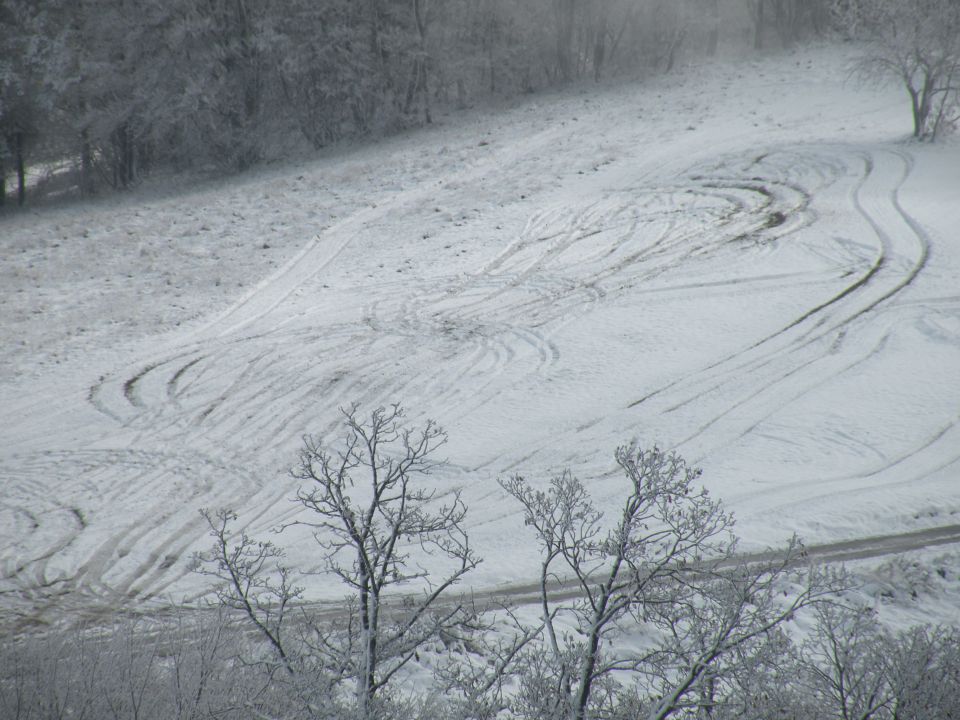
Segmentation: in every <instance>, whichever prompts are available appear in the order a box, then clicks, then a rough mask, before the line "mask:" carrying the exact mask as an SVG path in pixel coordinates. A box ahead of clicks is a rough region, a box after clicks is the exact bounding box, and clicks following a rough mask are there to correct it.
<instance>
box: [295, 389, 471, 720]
mask: <svg viewBox="0 0 960 720" xmlns="http://www.w3.org/2000/svg"><path fill="white" fill-rule="evenodd" d="M342 412H343V417H344V426H345V430H346V432H345V436H344V438H343V440H342V443H341V445H340V446H339V447H337V448H328V447H326V446H324V445H322V444H321V443H320V442H318V441H317V440H315V439H312V438H306V439H305V441H304V447H303V449H302V450H301V453H300V460H299V463H298V465H297V467H296V468H295V469H294V471H293V476H294V477H295V478H297V479H298V480H300V481H301V482H303V483H304V485H303V486H302V487H301V488H300V489H299V490H298V492H297V500H298V501H299V502H300V504H301V505H303V507H304V508H305V509H306V510H308V511H309V517H307V518H304V519H302V520H299V521H297V524H302V525H308V526H310V527H311V528H312V529H313V531H314V537H315V538H316V540H317V543H318V544H319V545H320V547H321V548H322V550H323V553H324V558H323V561H324V563H325V566H326V570H327V571H329V572H331V573H333V574H334V575H336V576H337V577H339V578H340V580H341V581H343V583H344V584H346V585H347V587H349V588H350V590H351V591H352V592H353V593H354V594H355V598H356V605H355V606H353V610H354V612H355V619H356V621H357V622H356V626H355V630H356V633H357V637H356V642H352V641H351V642H348V643H347V644H346V645H341V646H339V647H338V646H337V645H335V644H334V643H332V642H329V641H327V640H324V641H323V642H322V643H321V644H319V645H318V646H317V648H318V650H320V651H321V652H323V653H325V654H327V655H329V656H330V658H331V660H334V661H336V662H339V663H341V664H342V665H343V666H345V667H350V668H351V670H352V674H353V675H354V676H355V677H356V681H357V700H358V704H359V706H360V712H361V716H363V717H368V716H369V715H370V713H371V712H372V708H373V702H374V699H375V697H376V695H377V693H378V692H379V691H380V690H382V689H383V688H384V687H385V686H386V685H387V684H388V683H389V682H390V680H391V679H392V678H393V677H394V676H395V675H396V673H397V672H398V671H399V670H400V669H401V668H403V667H404V666H405V665H407V663H409V662H410V661H411V660H412V659H413V658H414V657H415V656H416V655H417V652H418V650H419V649H420V648H421V647H422V646H423V645H424V644H426V643H427V642H429V641H430V640H432V639H435V638H437V637H438V635H440V634H441V633H443V632H445V631H446V630H447V629H450V628H456V627H459V626H461V625H462V624H463V623H465V622H467V621H468V620H469V618H470V617H471V616H472V614H473V613H472V610H471V608H470V607H469V604H468V603H466V602H451V603H441V602H440V601H441V599H442V598H444V596H445V593H446V592H447V591H448V590H449V589H450V588H451V587H452V586H453V585H454V584H456V583H457V582H458V581H459V580H460V578H462V577H463V576H464V575H465V574H466V573H468V572H469V571H470V570H472V569H473V568H474V567H476V566H477V564H478V563H479V562H480V558H479V557H478V556H477V555H476V554H475V553H474V551H473V550H472V549H471V548H470V544H469V540H468V537H467V534H466V532H465V531H464V529H463V519H464V516H465V515H466V511H467V509H466V506H465V505H464V504H463V501H462V500H461V499H460V494H459V492H453V493H452V494H451V495H450V497H449V499H448V500H446V501H445V502H439V501H438V500H437V498H436V496H435V491H433V490H429V489H424V488H423V487H421V486H420V484H419V481H420V480H421V478H423V477H424V476H426V475H427V474H429V473H430V471H431V470H432V469H434V468H435V467H436V465H437V462H436V461H435V460H434V459H433V455H434V453H435V452H436V450H437V449H438V448H439V447H440V446H442V445H443V443H444V442H445V441H446V435H445V434H444V432H443V431H442V430H441V429H440V428H439V427H438V426H437V425H436V424H435V423H434V422H433V421H427V422H426V424H425V425H424V426H423V427H422V428H420V429H419V430H413V429H410V428H404V427H401V425H400V422H401V419H402V417H403V411H402V409H401V408H400V406H399V405H393V406H391V407H389V408H383V407H381V408H378V409H376V410H374V411H373V412H372V413H371V414H370V415H369V417H368V418H366V419H363V418H361V416H360V414H359V411H358V408H357V406H356V405H354V406H352V407H350V408H348V409H345V410H343V411H342ZM414 546H415V547H416V548H417V549H418V550H419V551H420V552H421V553H425V554H433V555H437V556H440V558H441V559H445V560H446V561H448V562H449V563H450V567H449V571H448V572H447V574H445V575H442V576H441V577H436V576H434V575H431V574H429V573H428V572H427V570H426V569H424V568H423V567H422V566H421V565H419V564H414V563H413V562H412V559H411V555H410V552H411V548H412V547H414ZM413 583H420V584H421V585H422V586H423V590H422V593H421V594H419V595H417V596H412V595H406V596H404V597H403V598H402V603H401V602H399V600H400V599H399V598H398V602H397V603H394V604H392V605H390V606H389V607H387V606H385V605H384V600H385V599H386V596H387V594H388V591H389V590H391V589H392V588H394V587H399V586H407V587H410V586H411V584H413Z"/></svg>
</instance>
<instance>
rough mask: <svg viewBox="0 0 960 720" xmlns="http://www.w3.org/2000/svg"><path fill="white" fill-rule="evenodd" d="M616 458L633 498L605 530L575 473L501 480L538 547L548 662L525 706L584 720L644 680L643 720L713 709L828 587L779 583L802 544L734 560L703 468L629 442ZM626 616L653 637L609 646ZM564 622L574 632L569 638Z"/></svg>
mask: <svg viewBox="0 0 960 720" xmlns="http://www.w3.org/2000/svg"><path fill="white" fill-rule="evenodd" d="M616 461H617V463H618V464H619V466H620V467H621V468H622V470H623V472H624V474H625V475H626V477H627V479H628V480H629V494H628V496H627V498H626V500H625V502H624V504H623V507H622V509H621V511H620V515H619V517H618V519H617V521H616V523H615V525H613V527H611V528H605V526H604V522H603V520H604V516H603V513H601V512H600V511H599V510H598V509H597V508H596V507H594V505H593V504H592V501H591V500H590V498H589V496H588V494H587V491H586V489H585V488H584V486H583V484H582V483H581V482H580V481H579V480H577V479H576V478H575V477H573V476H572V475H571V474H570V473H569V472H565V473H563V474H562V475H560V476H557V477H555V478H553V479H552V480H551V481H550V484H549V486H548V488H547V489H546V490H537V489H534V488H533V487H531V486H530V485H529V484H528V483H527V482H526V481H525V480H524V479H523V478H522V477H519V476H515V477H512V478H510V479H508V480H503V481H501V484H502V486H503V487H504V489H505V490H507V492H509V493H510V494H511V495H512V496H513V497H515V498H516V499H517V500H518V501H519V502H520V503H521V504H522V505H523V508H524V518H525V522H526V524H527V525H528V526H531V527H533V529H534V531H535V532H536V534H537V537H538V540H539V541H540V544H541V546H542V548H543V556H542V562H541V568H540V578H539V583H540V603H541V614H542V619H543V623H544V628H545V631H544V634H545V640H544V644H545V646H546V654H547V658H546V659H538V661H537V663H536V665H535V667H534V669H533V672H532V673H531V677H532V682H531V683H529V686H528V688H527V695H526V696H525V698H524V702H526V703H527V704H528V706H529V707H534V706H536V705H538V704H539V706H540V709H539V710H538V711H537V712H539V713H540V714H543V715H545V716H551V715H552V716H555V717H567V718H572V719H574V720H582V719H583V718H585V717H587V715H588V714H589V712H590V708H591V706H592V694H593V692H594V690H595V689H596V688H597V687H598V686H601V685H602V684H603V683H604V682H605V681H606V680H607V679H608V678H609V677H610V676H612V675H613V674H615V673H616V674H622V673H630V674H633V675H635V676H636V677H637V678H638V680H641V681H642V685H643V687H644V688H646V691H647V693H646V697H645V698H642V699H641V700H640V701H639V705H638V712H639V708H642V714H641V716H643V717H648V718H651V720H653V719H657V720H662V719H663V718H667V717H669V716H671V715H673V714H675V713H677V712H679V711H683V710H690V709H692V708H697V707H700V708H711V707H713V706H714V705H716V704H718V702H719V698H720V696H722V694H723V689H724V685H725V683H726V678H727V677H728V676H732V675H733V672H734V669H735V668H736V667H740V666H742V665H744V664H745V663H747V662H749V661H750V660H751V658H753V657H754V656H756V655H757V654H758V653H759V652H760V651H761V649H762V648H763V647H765V645H766V644H767V643H768V641H769V639H770V638H771V637H772V636H773V633H774V631H775V630H776V628H777V627H778V626H780V625H781V624H782V623H784V622H786V621H787V620H789V619H790V618H791V617H792V616H793V614H794V613H795V612H796V611H797V610H799V609H800V608H802V607H804V606H806V605H809V604H811V603H814V602H816V601H818V600H819V599H820V598H821V597H823V596H824V595H825V594H826V593H828V592H829V591H830V589H831V586H830V584H829V583H826V582H823V581H821V580H820V579H819V578H815V577H808V578H806V579H805V581H804V582H803V583H801V584H800V586H799V588H787V587H786V586H785V579H786V574H787V570H788V568H789V567H790V566H791V565H792V564H794V563H795V562H796V561H797V559H798V557H799V555H800V552H801V547H800V545H799V543H797V542H796V541H793V542H791V543H790V545H789V546H788V547H787V548H786V549H785V550H784V551H783V552H782V553H779V554H777V555H776V556H773V559H771V560H768V561H764V562H752V563H749V564H748V563H745V562H743V561H737V560H736V559H735V557H734V552H735V549H736V542H735V538H734V537H733V535H732V533H731V528H732V525H733V521H732V518H731V517H730V515H728V514H727V513H726V512H725V511H724V510H723V508H722V506H721V505H720V504H719V503H717V502H715V501H714V500H712V499H711V498H710V497H709V495H708V494H707V492H706V490H704V489H702V488H696V487H695V486H694V482H695V480H696V479H697V478H698V477H699V475H700V472H699V471H698V470H695V469H693V468H690V467H689V466H688V465H687V464H686V463H685V462H684V461H683V460H682V459H681V458H679V457H678V456H676V455H675V454H667V453H664V452H662V451H660V450H659V449H657V448H654V449H652V450H642V449H638V448H637V447H636V446H635V445H631V446H626V447H621V448H619V449H618V450H617V452H616ZM787 590H789V591H788V592H786V595H787V596H786V597H784V592H785V591H787ZM571 596H572V599H566V598H570V597H571ZM631 620H633V621H635V622H634V623H633V624H632V627H633V628H634V629H636V628H637V627H640V628H646V630H647V632H648V634H649V635H651V636H652V637H653V638H654V639H653V640H652V641H651V642H649V643H648V644H647V645H646V646H645V647H642V648H640V649H637V648H636V647H634V649H627V648H629V647H630V643H619V642H617V643H616V645H617V646H616V647H615V643H614V641H615V640H617V639H618V638H621V639H622V637H623V632H624V625H625V624H627V623H630V621H631ZM564 623H566V624H568V625H572V626H573V629H574V632H575V635H572V634H570V633H564V632H563V630H562V628H563V626H564V625H563V624H564ZM621 645H622V646H623V647H620V646H621ZM634 645H635V644H634ZM605 692H606V693H607V694H609V692H608V691H605ZM551 703H552V707H551Z"/></svg>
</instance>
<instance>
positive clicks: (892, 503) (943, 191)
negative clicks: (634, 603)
mask: <svg viewBox="0 0 960 720" xmlns="http://www.w3.org/2000/svg"><path fill="white" fill-rule="evenodd" d="M851 52H853V50H851V49H850V48H846V49H836V48H831V47H815V48H807V49H801V50H797V51H794V52H791V53H787V54H783V55H779V56H773V57H765V58H762V59H756V60H748V61H738V62H723V63H721V62H718V63H716V64H705V65H699V66H696V67H691V68H686V69H685V70H683V71H681V72H679V73H675V74H673V75H670V76H667V77H660V78H657V79H653V80H647V81H644V82H638V83H632V84H616V85H609V86H598V87H592V88H582V89H579V90H574V91H568V92H565V93H545V94H542V95H535V96H531V97H528V98H525V99H523V100H522V102H518V103H516V104H515V105H513V106H511V107H508V108H500V109H498V110H495V111H494V110H485V111H480V110H475V111H472V112H467V113H462V114H455V115H452V116H448V117H445V118H441V122H440V123H439V124H438V125H437V126H435V127H431V128H427V129H424V130H419V131H415V132H410V133H408V134H406V135H404V136H401V137H397V138H394V139H391V140H388V141H384V142H380V143H376V144H369V145H366V146H359V147H353V148H343V149H339V150H336V151H333V152H328V153H326V154H324V155H322V156H320V157H318V158H314V159H310V160H309V161H303V162H300V163H298V164H295V165H287V166H284V167H279V168H273V169H267V170H263V171H260V172H258V173H256V174H253V175H249V176H244V177H241V178H239V179H235V180H232V181H229V182H222V183H206V184H204V183H199V184H197V183H194V184H193V185H191V186H188V187H185V188H178V187H169V188H167V189H166V190H165V191H164V192H162V193H160V192H158V190H157V189H156V187H151V188H145V189H141V190H140V191H138V192H136V193H133V194H132V195H128V196H123V197H115V198H111V199H108V200H101V201H99V202H93V203H90V204H85V205H79V204H78V205H69V206H65V207H61V208H56V209H44V210H40V211H36V212H26V213H22V214H16V215H12V216H10V217H8V218H6V219H4V220H2V222H0V254H2V265H0V339H2V343H0V487H2V494H0V607H2V608H3V614H4V615H5V616H6V617H7V618H20V619H25V618H33V619H37V620H41V621H43V620H56V619H57V618H58V617H62V616H64V615H67V614H69V613H71V612H74V611H78V610H87V609H97V608H110V607H119V606H129V605H131V604H133V605H140V606H143V604H147V606H151V605H153V604H157V605H159V604H163V603H166V602H170V601H173V602H179V601H181V600H183V599H185V598H195V597H198V596H200V595H202V594H203V593H205V592H207V591H208V589H209V587H208V582H209V581H208V579H207V578H204V577H201V576H198V575H196V574H194V573H191V572H190V571H189V567H188V566H189V560H190V557H191V555H192V553H194V552H195V551H198V550H202V549H205V548H206V547H207V546H208V544H209V538H208V537H207V534H206V529H205V525H204V523H203V521H202V519H201V517H200V516H199V513H198V510H199V509H200V508H204V507H208V508H217V507H231V508H233V509H235V510H236V511H238V512H239V513H240V517H241V526H242V527H244V528H246V530H247V531H248V532H250V533H252V534H254V535H255V536H257V537H262V538H264V539H272V540H274V541H278V542H280V543H281V544H283V545H284V546H285V547H286V548H287V550H288V555H289V556H288V562H289V563H290V564H292V565H295V566H297V567H300V568H302V569H305V570H309V569H313V568H316V567H317V566H318V565H319V558H320V554H319V552H318V548H317V547H316V545H315V544H314V542H313V540H312V538H310V537H309V533H308V532H306V531H305V530H303V529H302V528H301V529H300V530H299V531H298V530H296V529H293V530H288V531H286V532H285V533H284V534H283V535H282V536H281V537H280V538H277V537H276V536H274V535H272V534H271V532H270V531H271V528H275V527H277V526H278V525H280V524H281V523H284V522H289V521H290V520H292V519H294V517H295V514H296V511H297V506H296V505H295V504H294V503H292V502H291V501H290V499H291V497H292V496H293V494H294V492H295V490H296V483H295V482H294V481H293V480H292V479H291V478H290V477H289V476H288V475H287V472H286V471H287V469H288V468H289V467H290V466H291V465H292V464H293V463H294V461H295V458H296V452H297V449H298V447H299V446H300V444H301V438H302V436H303V435H304V434H305V433H310V434H313V435H316V436H319V437H322V438H325V439H327V440H329V441H331V442H333V441H335V440H336V438H337V437H338V436H339V434H340V431H339V429H338V419H339V415H338V407H339V406H344V405H347V404H349V403H351V402H353V401H357V402H360V403H361V404H362V406H363V407H364V408H366V409H371V408H373V407H376V406H377V405H380V404H386V403H390V402H401V403H403V405H404V406H405V408H406V409H407V411H408V412H407V419H408V420H409V421H410V422H411V423H414V424H416V423H421V422H422V421H423V420H424V419H426V418H434V419H436V420H437V421H439V422H440V423H441V425H442V426H443V427H444V428H445V429H446V430H447V432H448V433H449V442H448V444H447V445H446V446H445V447H444V449H443V455H444V456H445V457H446V458H447V460H448V464H447V465H446V466H445V467H443V468H441V469H439V470H437V471H436V472H434V473H433V474H432V475H431V476H430V477H429V478H428V482H429V483H431V484H432V485H434V486H435V487H436V488H437V490H438V497H440V498H441V499H442V498H443V497H444V496H448V494H449V493H451V492H453V491H454V490H460V491H462V493H463V498H464V500H465V501H466V503H467V505H468V506H469V516H468V529H469V531H470V537H471V542H472V544H473V545H474V546H475V548H476V549H477V551H478V552H479V553H480V554H481V555H482V556H483V557H484V558H485V561H484V563H483V564H482V565H481V566H480V567H479V568H478V569H477V570H476V571H475V572H474V573H473V574H472V575H471V576H469V584H472V585H473V587H475V588H477V589H491V588H504V587H506V586H508V585H509V584H511V583H517V582H524V581H529V580H530V579H532V578H533V577H534V573H535V572H536V568H537V565H538V560H537V546H536V543H535V541H534V538H533V537H532V535H531V534H530V532H529V529H528V528H525V527H524V526H523V522H522V518H521V516H520V513H519V510H518V507H517V505H516V503H514V502H512V501H511V500H510V498H509V497H508V496H507V495H506V494H505V493H504V492H503V491H502V490H501V489H500V487H499V486H498V484H497V478H498V477H503V476H505V475H508V474H512V473H520V474H522V475H524V476H525V477H526V478H528V479H529V480H530V481H531V482H533V483H535V484H541V483H545V482H546V481H547V480H548V478H549V477H550V476H551V475H552V474H555V473H558V472H559V471H561V470H562V469H563V468H565V467H570V468H571V469H572V470H573V471H574V472H575V473H576V474H577V475H578V476H579V477H580V478H581V479H583V480H585V481H586V483H587V484H588V486H589V488H590V490H591V492H592V493H593V495H594V497H595V499H596V501H597V503H598V504H599V505H600V506H601V507H603V508H605V509H609V510H611V511H613V510H614V509H615V508H616V507H617V506H618V504H619V502H620V500H621V499H622V497H623V493H624V487H625V485H624V480H623V478H622V476H621V475H619V474H618V473H617V472H616V468H615V465H614V463H613V459H612V454H613V450H614V448H615V447H616V446H617V445H618V444H621V443H623V442H626V441H629V440H631V439H633V438H636V439H638V440H639V441H640V442H641V443H642V444H644V445H650V444H654V443H657V444H659V445H660V446H661V447H665V448H671V449H675V450H676V451H678V452H679V453H680V454H682V455H683V456H684V457H686V458H687V459H688V460H689V461H690V462H691V463H693V464H696V465H698V466H700V467H702V468H703V469H704V474H703V477H702V481H703V483H704V484H705V485H706V486H707V487H708V488H709V489H710V491H711V493H712V494H713V495H714V496H716V497H719V498H722V499H723V501H724V503H725V504H726V506H727V507H728V508H729V509H731V510H733V511H734V513H735V515H736V517H737V521H738V522H737V531H738V534H739V535H740V536H741V537H742V538H743V547H744V549H759V548H763V547H767V546H771V545H775V544H778V543H780V542H782V541H783V540H784V539H785V538H786V537H788V536H789V535H790V534H792V533H793V532H798V533H799V534H800V535H801V536H802V537H803V538H804V539H805V540H806V541H807V542H809V543H816V542H828V541H832V540H841V539H852V538H857V537H861V536H869V535H877V534H883V533H892V532H899V531H909V530H916V529H919V528H922V527H928V526H932V525H941V524H950V523H956V522H957V521H958V517H960V515H958V514H960V425H958V420H960V146H958V144H957V143H956V142H952V143H944V144H941V145H937V146H932V147H931V146H925V145H918V144H915V143H912V142H909V141H908V135H909V130H910V117H909V107H908V103H907V100H906V97H905V95H904V94H903V92H902V90H900V89H898V88H896V87H893V86H891V87H880V88H860V87H857V86H855V85H854V84H852V83H851V82H850V81H849V80H848V75H847V70H846V68H847V64H846V63H847V61H848V60H849V57H850V54H851ZM238 529H239V528H238ZM420 561H421V562H424V563H427V564H428V566H429V563H430V562H431V561H430V560H429V559H421V560H420ZM302 582H303V583H304V584H306V585H307V591H308V595H309V596H310V597H314V598H319V599H324V598H327V599H332V598H337V597H340V596H341V595H342V594H343V589H342V588H341V586H339V585H337V584H336V583H335V582H334V580H332V579H328V578H326V577H324V576H308V577H305V578H303V580H302Z"/></svg>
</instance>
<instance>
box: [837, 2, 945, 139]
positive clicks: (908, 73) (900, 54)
mask: <svg viewBox="0 0 960 720" xmlns="http://www.w3.org/2000/svg"><path fill="white" fill-rule="evenodd" d="M834 12H835V15H836V16H837V17H838V19H839V21H840V22H841V24H842V25H843V27H845V28H846V31H847V33H848V34H849V35H851V36H852V37H856V38H863V39H866V40H868V41H869V42H870V51H869V53H868V54H867V55H865V56H864V57H863V58H861V60H860V61H859V63H858V65H857V70H858V72H859V74H860V75H861V76H862V77H865V78H867V79H873V78H883V77H891V78H893V79H895V80H897V81H898V82H900V83H901V84H902V85H903V87H904V89H905V90H906V91H907V94H908V95H909V96H910V107H911V111H912V113H913V136H914V137H915V138H917V139H920V140H931V141H932V140H935V139H936V138H937V135H939V134H940V133H941V132H942V131H944V130H945V129H947V128H948V127H950V126H952V125H953V124H954V123H956V121H957V120H958V119H960V110H958V104H960V2H957V0H835V7H834Z"/></svg>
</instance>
